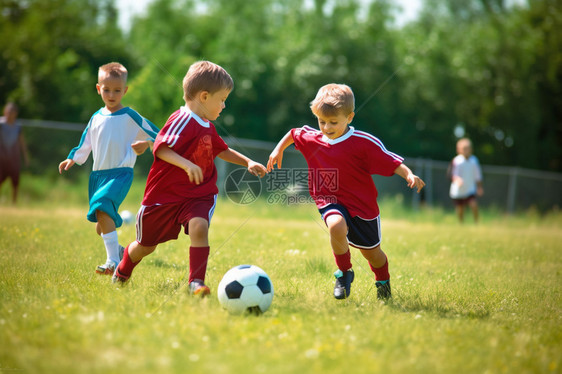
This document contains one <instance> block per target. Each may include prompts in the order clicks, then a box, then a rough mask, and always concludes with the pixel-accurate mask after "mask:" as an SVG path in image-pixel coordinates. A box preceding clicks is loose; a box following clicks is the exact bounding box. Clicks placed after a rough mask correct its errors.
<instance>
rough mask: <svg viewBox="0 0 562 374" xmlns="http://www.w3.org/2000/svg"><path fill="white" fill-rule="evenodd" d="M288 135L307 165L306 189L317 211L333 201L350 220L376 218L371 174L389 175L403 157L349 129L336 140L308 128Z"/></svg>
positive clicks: (377, 211)
mask: <svg viewBox="0 0 562 374" xmlns="http://www.w3.org/2000/svg"><path fill="white" fill-rule="evenodd" d="M291 135H292V137H293V141H294V142H295V148H296V149H298V150H299V151H300V152H301V153H302V154H303V156H304V158H305V159H306V162H307V163H308V169H309V179H308V188H309V191H310V196H312V198H313V199H314V201H315V202H316V206H317V207H318V208H319V209H320V208H323V207H325V206H326V205H328V204H330V203H334V202H336V203H337V204H341V205H343V206H344V207H345V208H346V209H347V210H348V211H349V214H350V215H351V216H352V217H355V216H359V217H361V218H362V219H365V220H371V219H374V218H376V217H377V216H378V215H379V206H378V204H377V195H378V192H377V188H376V187H375V183H374V182H373V178H372V177H371V175H372V174H378V175H383V176H391V175H393V174H394V170H396V168H397V167H398V166H400V164H401V163H402V161H404V158H402V157H400V156H398V155H397V154H395V153H392V152H389V151H388V150H387V149H386V148H385V147H384V145H383V144H382V142H381V141H380V140H379V139H378V138H376V137H375V136H373V135H371V134H368V133H366V132H363V131H357V130H355V129H354V128H353V127H352V126H350V127H349V130H348V131H347V132H346V133H345V134H344V135H342V136H340V137H339V138H337V139H329V138H328V137H326V136H325V135H323V134H322V132H321V131H319V130H316V129H314V128H312V127H309V126H304V127H302V128H296V129H292V130H291ZM334 198H335V199H337V201H334Z"/></svg>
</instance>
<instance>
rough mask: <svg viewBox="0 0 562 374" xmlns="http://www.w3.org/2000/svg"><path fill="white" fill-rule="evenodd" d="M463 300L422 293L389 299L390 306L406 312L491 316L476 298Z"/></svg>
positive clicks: (450, 316) (467, 316)
mask: <svg viewBox="0 0 562 374" xmlns="http://www.w3.org/2000/svg"><path fill="white" fill-rule="evenodd" d="M462 301H463V300H454V301H451V300H447V299H442V298H439V296H433V297H427V296H425V297H420V295H409V296H406V297H404V296H394V297H393V298H392V299H391V300H389V301H387V305H388V307H389V308H391V309H394V310H397V311H400V312H405V313H422V312H424V313H429V314H433V315H436V316H438V317H440V318H470V319H486V318H488V317H489V316H490V311H489V310H488V308H487V306H486V305H485V304H483V303H481V302H478V301H477V300H475V301H474V302H473V303H470V304H468V303H464V304H463V302H462Z"/></svg>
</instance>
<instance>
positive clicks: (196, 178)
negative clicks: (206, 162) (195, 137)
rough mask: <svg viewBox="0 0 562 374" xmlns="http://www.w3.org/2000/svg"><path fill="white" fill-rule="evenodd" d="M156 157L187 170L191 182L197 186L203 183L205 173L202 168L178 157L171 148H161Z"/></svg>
mask: <svg viewBox="0 0 562 374" xmlns="http://www.w3.org/2000/svg"><path fill="white" fill-rule="evenodd" d="M154 155H155V156H156V157H158V158H159V159H161V160H163V161H166V162H167V163H169V164H172V165H175V166H177V167H178V168H180V169H183V170H185V172H186V173H187V176H188V177H189V181H190V182H192V183H195V184H200V183H201V182H203V171H202V170H201V168H200V167H199V166H197V165H196V164H194V163H193V162H191V161H189V160H188V159H186V158H184V157H182V156H180V155H178V154H177V153H176V152H174V151H173V150H172V149H171V148H168V147H160V148H158V149H157V150H156V153H155V154H154Z"/></svg>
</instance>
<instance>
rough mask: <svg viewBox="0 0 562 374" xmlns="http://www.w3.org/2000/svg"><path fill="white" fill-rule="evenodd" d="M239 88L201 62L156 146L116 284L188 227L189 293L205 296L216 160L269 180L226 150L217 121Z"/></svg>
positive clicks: (259, 168)
mask: <svg viewBox="0 0 562 374" xmlns="http://www.w3.org/2000/svg"><path fill="white" fill-rule="evenodd" d="M233 86H234V83H233V81H232V78H231V77H230V75H229V74H228V73H227V72H226V71H225V70H224V69H223V68H222V67H220V66H218V65H216V64H214V63H212V62H209V61H200V62H197V63H195V64H193V65H191V67H190V68H189V70H188V71H187V74H186V76H185V78H184V80H183V89H184V100H185V106H182V107H181V108H180V109H179V110H177V111H175V112H174V113H172V115H171V116H170V118H169V119H168V121H167V122H166V125H164V127H163V128H162V130H161V131H160V133H159V134H158V136H157V138H156V141H155V142H154V162H153V164H152V166H151V168H150V172H149V173H148V179H147V182H146V189H145V192H144V198H143V201H142V205H141V208H140V210H139V212H138V214H137V240H136V241H134V242H132V243H131V244H129V246H128V247H127V248H126V249H125V252H124V255H123V260H122V261H121V262H120V263H119V266H118V267H117V268H116V269H115V273H114V275H113V281H114V282H121V283H124V282H126V281H127V280H128V279H129V277H130V276H131V274H132V272H133V269H134V268H135V266H137V265H138V264H139V262H140V261H141V260H142V259H143V257H145V256H147V255H149V254H151V253H152V252H154V250H155V249H156V246H157V245H158V244H160V243H164V242H166V241H168V240H172V239H177V238H178V234H179V233H180V231H181V228H182V226H183V228H184V232H185V234H186V235H189V237H190V239H191V246H190V248H189V292H190V293H192V294H194V295H200V296H205V295H208V294H209V293H210V290H209V287H207V286H206V285H205V273H206V270H207V260H208V257H209V238H208V234H209V225H210V222H211V218H212V216H213V212H214V210H215V205H216V202H217V193H218V188H217V169H216V167H215V164H214V159H215V157H217V156H218V157H220V158H221V159H223V160H224V161H227V162H231V163H234V164H237V165H243V166H245V167H247V168H248V172H250V173H251V174H253V175H256V176H259V177H263V176H264V175H265V174H266V169H265V167H264V166H263V165H262V164H259V163H257V162H254V161H252V160H250V159H249V158H247V157H246V156H244V155H242V154H240V153H238V152H236V151H235V150H233V149H231V148H229V147H228V145H226V143H225V142H224V141H223V140H222V139H221V137H220V136H219V135H218V134H217V131H216V130H215V127H214V125H213V124H212V123H211V121H214V120H216V119H217V118H218V116H219V114H220V113H221V112H222V110H223V109H224V107H225V101H226V99H227V97H228V95H229V94H230V92H231V91H232V88H233Z"/></svg>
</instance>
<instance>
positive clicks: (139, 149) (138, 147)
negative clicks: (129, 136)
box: [131, 140, 150, 155]
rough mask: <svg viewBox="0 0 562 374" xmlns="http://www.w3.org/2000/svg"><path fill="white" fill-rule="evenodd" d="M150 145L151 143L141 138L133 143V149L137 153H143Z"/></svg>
mask: <svg viewBox="0 0 562 374" xmlns="http://www.w3.org/2000/svg"><path fill="white" fill-rule="evenodd" d="M149 146H150V143H149V142H148V141H146V140H139V141H137V142H134V143H133V144H131V148H133V151H135V153H136V154H137V155H142V154H143V153H144V151H146V150H147V149H148V147H149Z"/></svg>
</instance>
